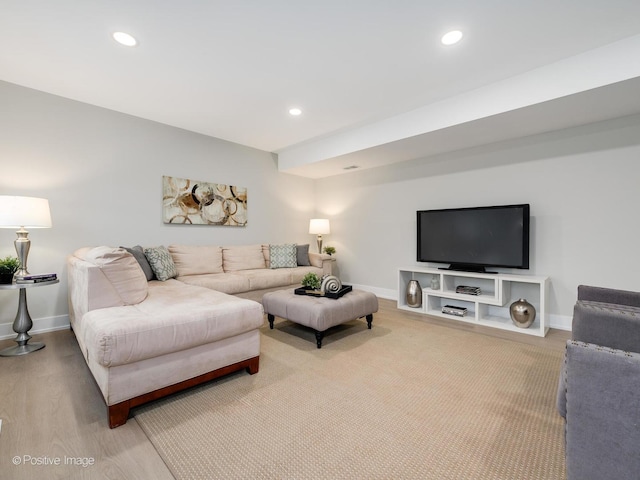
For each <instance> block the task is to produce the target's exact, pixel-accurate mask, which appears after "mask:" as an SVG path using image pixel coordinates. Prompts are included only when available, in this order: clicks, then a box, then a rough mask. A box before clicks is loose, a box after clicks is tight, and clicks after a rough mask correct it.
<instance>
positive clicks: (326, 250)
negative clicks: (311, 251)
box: [324, 247, 336, 255]
mask: <svg viewBox="0 0 640 480" xmlns="http://www.w3.org/2000/svg"><path fill="white" fill-rule="evenodd" d="M324 253H326V254H327V255H333V254H334V253H336V249H335V248H333V247H324Z"/></svg>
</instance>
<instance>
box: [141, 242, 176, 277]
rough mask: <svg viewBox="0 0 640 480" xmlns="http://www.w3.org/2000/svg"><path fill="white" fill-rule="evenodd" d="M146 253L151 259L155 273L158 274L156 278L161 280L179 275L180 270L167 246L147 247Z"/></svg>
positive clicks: (148, 258)
mask: <svg viewBox="0 0 640 480" xmlns="http://www.w3.org/2000/svg"><path fill="white" fill-rule="evenodd" d="M144 255H145V257H147V260H149V265H151V269H152V270H153V273H155V274H156V278H157V279H158V280H160V281H161V282H164V281H165V280H169V279H170V278H174V277H177V276H178V270H177V269H176V265H175V264H174V263H173V258H172V257H171V254H170V253H169V250H167V247H165V246H160V247H152V248H145V249H144Z"/></svg>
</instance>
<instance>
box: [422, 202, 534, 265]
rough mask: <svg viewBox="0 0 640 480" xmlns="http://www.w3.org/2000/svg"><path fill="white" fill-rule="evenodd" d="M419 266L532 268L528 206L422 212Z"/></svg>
mask: <svg viewBox="0 0 640 480" xmlns="http://www.w3.org/2000/svg"><path fill="white" fill-rule="evenodd" d="M417 216H418V242H417V247H418V248H417V254H418V255H417V256H418V262H433V263H449V264H450V266H449V268H450V269H452V270H467V271H485V267H504V268H522V269H527V268H529V205H528V204H521V205H501V206H492V207H474V208H453V209H445V210H421V211H418V212H417Z"/></svg>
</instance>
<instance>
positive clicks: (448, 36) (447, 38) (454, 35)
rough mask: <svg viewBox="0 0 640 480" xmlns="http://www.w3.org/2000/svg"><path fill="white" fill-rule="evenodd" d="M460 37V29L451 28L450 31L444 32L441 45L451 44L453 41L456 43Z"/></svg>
mask: <svg viewBox="0 0 640 480" xmlns="http://www.w3.org/2000/svg"><path fill="white" fill-rule="evenodd" d="M461 38H462V32H461V31H460V30H453V31H451V32H448V33H445V34H444V35H443V36H442V40H441V41H442V43H443V45H453V44H454V43H458V42H459V41H460V39H461Z"/></svg>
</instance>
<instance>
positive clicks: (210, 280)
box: [178, 269, 270, 295]
mask: <svg viewBox="0 0 640 480" xmlns="http://www.w3.org/2000/svg"><path fill="white" fill-rule="evenodd" d="M261 270H264V271H265V272H269V271H270V270H266V269H261ZM244 271H247V270H244ZM250 271H251V270H250ZM178 280H180V281H181V282H184V283H186V284H188V285H197V286H199V287H206V288H210V289H212V290H217V291H219V292H224V293H229V294H231V295H233V294H236V293H243V292H248V291H249V290H251V288H250V287H249V278H248V277H246V276H243V275H242V271H241V272H237V273H208V274H205V275H189V276H186V277H178Z"/></svg>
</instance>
